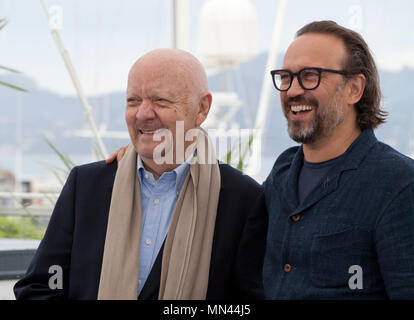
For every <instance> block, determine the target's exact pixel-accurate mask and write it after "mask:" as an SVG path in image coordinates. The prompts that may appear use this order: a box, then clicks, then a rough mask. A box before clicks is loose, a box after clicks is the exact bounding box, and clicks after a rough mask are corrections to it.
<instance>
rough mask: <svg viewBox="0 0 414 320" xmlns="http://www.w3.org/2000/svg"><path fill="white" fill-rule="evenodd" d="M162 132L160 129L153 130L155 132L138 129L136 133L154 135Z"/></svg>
mask: <svg viewBox="0 0 414 320" xmlns="http://www.w3.org/2000/svg"><path fill="white" fill-rule="evenodd" d="M160 130H162V128H160V129H155V130H142V129H138V132H139V133H141V134H155V133H157V132H158V131H160Z"/></svg>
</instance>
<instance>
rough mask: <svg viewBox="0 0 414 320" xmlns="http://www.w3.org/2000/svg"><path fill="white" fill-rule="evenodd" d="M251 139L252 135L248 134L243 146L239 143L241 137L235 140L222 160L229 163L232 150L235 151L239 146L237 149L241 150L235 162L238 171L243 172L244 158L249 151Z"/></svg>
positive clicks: (252, 138)
mask: <svg viewBox="0 0 414 320" xmlns="http://www.w3.org/2000/svg"><path fill="white" fill-rule="evenodd" d="M253 140H254V136H253V135H249V141H248V142H247V143H245V144H244V146H243V145H241V139H238V140H237V141H236V143H235V144H234V145H232V146H231V150H230V151H229V152H227V154H226V156H225V160H224V162H225V163H227V164H231V158H232V155H233V152H234V151H235V149H236V148H239V150H243V151H242V153H241V155H240V158H239V162H238V163H237V169H238V170H239V171H242V172H243V169H244V159H245V158H246V156H247V153H248V152H249V150H250V148H251V146H252V143H253Z"/></svg>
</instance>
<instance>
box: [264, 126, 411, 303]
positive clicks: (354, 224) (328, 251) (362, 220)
mask: <svg viewBox="0 0 414 320" xmlns="http://www.w3.org/2000/svg"><path fill="white" fill-rule="evenodd" d="M302 162H303V151H302V147H293V148H290V149H288V150H286V151H285V152H284V153H283V154H282V155H280V157H279V158H278V159H277V161H276V163H275V165H274V167H273V169H272V171H271V173H270V175H269V177H268V178H267V180H266V181H265V183H264V187H265V197H266V205H267V209H268V214H269V229H268V235H267V248H266V254H265V262H264V268H263V273H264V274H263V277H264V281H263V282H264V286H265V295H266V298H267V299H386V298H391V299H414V161H413V160H412V159H410V158H408V157H406V156H404V155H402V154H400V153H399V152H397V151H396V150H394V149H392V148H391V147H389V146H388V145H386V144H384V143H381V142H379V141H378V140H377V139H376V137H375V135H374V133H373V131H372V130H365V131H363V132H362V133H361V134H360V136H359V137H358V138H357V139H356V140H355V141H354V142H353V144H352V145H351V146H350V147H349V148H348V150H347V151H346V153H345V154H344V157H343V160H342V161H341V162H340V163H338V164H336V165H335V166H334V167H333V168H331V169H330V171H329V172H328V173H327V174H326V175H325V177H323V178H322V179H321V181H320V182H319V184H318V185H317V186H316V187H315V189H314V190H312V191H311V193H310V194H309V195H308V196H307V198H306V199H305V200H304V201H303V203H302V204H301V205H299V203H298V196H297V183H298V175H299V171H300V168H301V166H302ZM355 265H356V266H360V267H361V269H360V271H362V278H361V279H362V289H358V288H356V289H351V288H350V286H349V282H350V278H351V277H352V276H353V275H355V274H356V273H355V271H354V270H352V269H351V270H350V268H351V267H352V266H355ZM350 271H351V272H350ZM359 274H361V273H359ZM351 280H352V279H351ZM351 282H353V281H351ZM353 283H355V282H353Z"/></svg>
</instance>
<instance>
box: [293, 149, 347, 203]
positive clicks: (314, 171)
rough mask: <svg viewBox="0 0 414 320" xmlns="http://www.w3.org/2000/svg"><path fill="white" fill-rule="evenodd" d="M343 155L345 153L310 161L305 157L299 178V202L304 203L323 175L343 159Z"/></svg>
mask: <svg viewBox="0 0 414 320" xmlns="http://www.w3.org/2000/svg"><path fill="white" fill-rule="evenodd" d="M342 156H343V154H342V155H340V156H339V157H336V158H333V159H330V160H327V161H323V162H308V161H306V160H305V159H303V165H302V169H301V170H300V173H299V180H298V196H299V203H302V202H303V200H305V198H306V197H307V196H308V194H309V193H310V192H311V191H312V190H313V189H314V188H315V187H316V185H317V184H318V183H319V181H320V180H321V179H322V177H323V176H324V175H325V174H326V173H328V171H329V170H330V169H331V168H332V167H333V166H334V165H335V164H337V163H338V162H340V161H341V160H342Z"/></svg>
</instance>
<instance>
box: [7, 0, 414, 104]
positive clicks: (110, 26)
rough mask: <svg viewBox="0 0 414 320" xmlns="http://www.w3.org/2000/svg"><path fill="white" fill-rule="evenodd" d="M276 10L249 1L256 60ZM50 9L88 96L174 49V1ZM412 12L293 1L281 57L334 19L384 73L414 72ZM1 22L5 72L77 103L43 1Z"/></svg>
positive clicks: (382, 1)
mask: <svg viewBox="0 0 414 320" xmlns="http://www.w3.org/2000/svg"><path fill="white" fill-rule="evenodd" d="M207 1H212V0H188V9H189V39H188V42H189V47H188V50H189V51H190V52H192V53H193V54H195V55H196V56H198V57H199V56H200V52H198V48H199V47H200V41H202V39H200V34H199V31H200V12H201V10H202V8H203V6H204V5H205V3H206V2H207ZM221 1H225V0H221ZM231 1H233V2H237V0H231ZM239 1H242V0H239ZM244 1H247V0H244ZM279 2H280V0H279V1H275V0H250V3H251V4H253V5H254V7H255V10H256V14H257V17H258V30H259V38H258V52H267V51H268V49H269V46H270V43H271V39H272V32H273V26H274V23H275V18H276V12H277V10H278V8H279ZM45 4H46V6H47V8H49V10H51V12H52V13H53V12H54V13H55V17H56V16H61V19H58V20H57V21H58V26H59V33H60V35H61V37H62V40H63V43H64V45H65V47H66V49H67V50H68V52H69V55H70V57H71V59H72V62H73V65H74V66H75V69H76V71H77V74H78V77H79V79H80V83H81V85H82V87H83V89H84V92H85V93H86V95H87V96H94V95H98V94H103V93H108V92H113V91H124V90H125V86H126V79H127V74H128V70H129V68H130V66H131V65H132V64H133V63H134V61H135V60H136V59H137V58H138V57H139V56H141V55H142V54H144V53H145V52H148V51H150V50H152V49H155V48H159V47H170V46H171V37H170V1H169V0H152V1H144V0H118V1H114V0H99V1H98V0H45ZM59 10H60V11H59ZM59 12H60V13H61V15H60V14H59ZM412 12H414V1H410V0H394V1H388V0H349V1H348V0H338V1H328V0H313V1H307V0H288V5H287V10H286V12H285V17H284V23H283V25H282V32H281V38H280V47H279V51H280V52H284V51H285V50H286V48H287V47H288V45H289V43H290V42H291V41H292V39H293V38H294V34H295V32H296V31H297V30H298V29H299V28H300V27H302V26H303V25H305V24H306V23H308V22H311V21H314V20H323V19H330V20H334V21H336V22H338V23H339V24H342V25H344V26H346V27H350V28H352V29H354V30H356V31H358V32H360V33H361V34H362V35H363V36H364V38H365V40H366V41H367V43H368V45H369V46H370V48H371V50H372V52H373V54H374V57H375V59H376V61H377V64H378V66H379V67H380V68H381V69H386V70H399V69H401V68H405V67H410V68H414V58H413V57H414V33H413V32H412V30H414V19H413V15H412ZM56 13H57V15H56ZM0 17H6V18H7V19H8V21H9V23H8V25H7V26H6V27H5V28H4V29H3V30H2V31H1V32H0V65H3V66H7V67H10V68H14V69H17V70H20V71H21V72H23V74H25V75H27V76H29V77H30V78H32V79H34V80H35V81H36V82H37V84H38V85H39V86H40V87H41V88H45V89H49V90H51V91H54V92H56V93H59V94H62V95H75V90H74V87H73V84H72V82H71V79H70V77H69V75H68V72H67V71H66V69H65V65H64V63H63V60H62V58H61V56H60V54H59V50H58V49H57V47H56V45H55V43H54V40H53V38H52V36H51V33H50V31H49V27H48V20H47V18H46V14H45V12H44V11H43V8H42V6H41V1H40V0H0ZM281 63H282V62H280V63H279V64H281Z"/></svg>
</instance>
